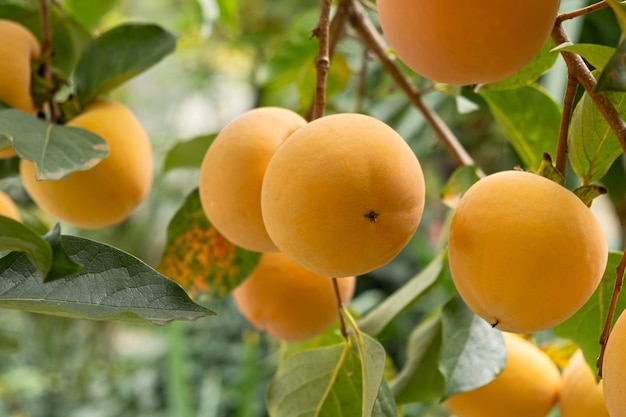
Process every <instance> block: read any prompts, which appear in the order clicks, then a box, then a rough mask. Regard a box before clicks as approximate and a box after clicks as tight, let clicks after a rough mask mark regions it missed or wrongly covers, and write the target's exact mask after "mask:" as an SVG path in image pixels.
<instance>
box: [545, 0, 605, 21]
mask: <svg viewBox="0 0 626 417" xmlns="http://www.w3.org/2000/svg"><path fill="white" fill-rule="evenodd" d="M605 7H609V5H608V3H607V2H606V1H604V0H602V1H599V2H597V3H594V4H591V5H589V6H587V7H583V8H580V9H577V10H572V11H571V12H565V13H561V14H559V15H558V16H557V17H556V24H557V25H560V24H561V23H562V22H564V21H566V20H570V19H575V18H577V17H580V16H584V15H586V14H589V13H592V12H595V11H596V10H600V9H604V8H605Z"/></svg>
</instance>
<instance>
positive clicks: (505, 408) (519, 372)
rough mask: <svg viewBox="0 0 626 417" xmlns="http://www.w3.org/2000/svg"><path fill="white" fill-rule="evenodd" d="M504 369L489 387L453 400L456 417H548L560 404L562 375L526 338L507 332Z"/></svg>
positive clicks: (448, 404)
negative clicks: (558, 402)
mask: <svg viewBox="0 0 626 417" xmlns="http://www.w3.org/2000/svg"><path fill="white" fill-rule="evenodd" d="M503 336H504V343H505V345H506V351H507V362H506V365H505V367H504V370H503V371H502V373H501V374H500V375H498V376H497V377H496V378H495V379H494V380H492V381H491V382H490V383H488V384H487V385H483V386H482V387H479V388H477V389H475V390H472V391H468V392H464V393H461V394H457V395H454V396H452V397H450V398H449V399H448V400H447V401H446V402H445V405H446V407H447V408H448V410H449V411H450V413H451V414H453V415H454V416H456V417H504V416H506V417H546V416H547V415H548V413H549V412H550V410H551V409H552V407H553V406H554V404H555V403H556V401H557V395H558V390H559V385H560V383H561V375H560V374H559V370H558V368H557V367H556V365H555V364H554V363H553V362H552V361H551V360H550V358H549V357H548V355H546V354H545V353H544V352H542V351H541V350H540V349H539V348H538V347H537V346H535V345H534V344H532V343H531V342H529V341H527V340H525V339H523V338H522V337H520V336H518V335H515V334H510V333H503Z"/></svg>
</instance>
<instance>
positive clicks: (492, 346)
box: [439, 298, 506, 398]
mask: <svg viewBox="0 0 626 417" xmlns="http://www.w3.org/2000/svg"><path fill="white" fill-rule="evenodd" d="M442 325H443V343H442V348H441V356H440V358H439V364H440V366H441V371H442V373H443V375H444V377H445V380H446V390H445V394H444V398H448V397H450V396H452V395H454V394H457V393H460V392H466V391H470V390H473V389H476V388H478V387H480V386H483V385H485V384H487V383H489V382H491V381H492V380H493V379H494V378H495V377H496V376H498V375H499V374H500V373H501V372H502V370H503V369H504V366H505V364H506V348H505V346H504V339H503V337H502V333H501V332H500V331H499V330H497V329H493V328H492V327H491V326H490V325H489V323H487V322H486V321H485V320H483V319H482V318H480V317H478V316H476V315H475V314H474V313H473V312H472V311H471V310H470V309H469V308H468V307H467V306H466V305H465V304H464V303H463V302H462V301H461V299H460V298H454V299H452V300H450V302H448V304H446V306H445V307H444V309H443V315H442Z"/></svg>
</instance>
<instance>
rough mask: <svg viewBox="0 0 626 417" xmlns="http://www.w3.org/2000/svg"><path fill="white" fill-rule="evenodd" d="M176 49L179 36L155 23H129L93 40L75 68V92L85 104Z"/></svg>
mask: <svg viewBox="0 0 626 417" xmlns="http://www.w3.org/2000/svg"><path fill="white" fill-rule="evenodd" d="M175 49H176V37H175V36H174V35H173V34H171V33H169V32H168V31H166V30H165V29H163V28H161V27H160V26H157V25H153V24H143V23H127V24H122V25H120V26H117V27H115V28H113V29H111V30H109V31H107V32H105V33H103V34H102V35H100V36H99V37H98V38H96V39H94V40H93V41H92V42H90V43H89V44H88V45H87V46H86V47H85V49H84V51H83V53H82V55H81V57H80V59H79V61H78V64H77V65H76V70H75V72H74V83H75V86H76V95H77V96H78V98H79V100H80V104H81V105H82V106H85V105H87V104H88V103H90V102H91V101H92V100H93V99H95V98H97V97H98V96H101V95H103V94H105V93H107V92H109V91H111V90H112V89H114V88H115V87H117V86H119V85H121V84H123V83H125V82H126V81H128V80H129V79H131V78H133V77H135V76H136V75H138V74H140V73H142V72H144V71H145V70H147V69H149V68H150V67H152V66H153V65H156V64H157V63H158V62H160V61H161V60H162V59H163V58H164V57H165V56H167V55H168V54H170V53H172V52H173V51H174V50H175Z"/></svg>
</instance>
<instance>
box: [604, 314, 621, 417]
mask: <svg viewBox="0 0 626 417" xmlns="http://www.w3.org/2000/svg"><path fill="white" fill-rule="evenodd" d="M624 346H626V313H624V312H622V313H621V314H620V316H619V318H618V319H617V321H616V322H615V324H614V325H613V329H612V330H611V334H610V336H609V340H608V342H607V344H606V350H605V352H604V362H603V364H602V384H603V391H604V403H605V404H606V408H607V410H608V411H609V415H610V416H611V417H624V416H626V378H624V375H626V350H625V349H624Z"/></svg>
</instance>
